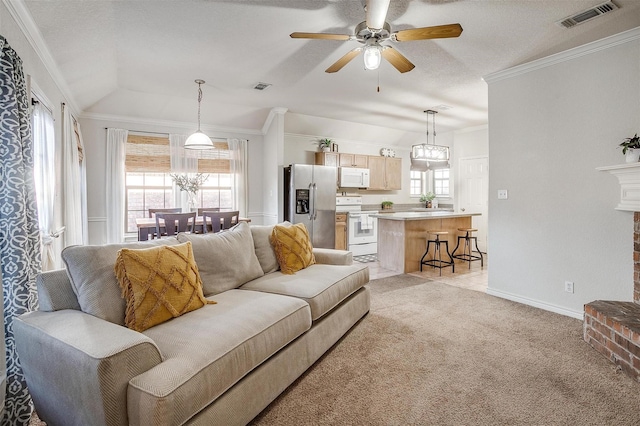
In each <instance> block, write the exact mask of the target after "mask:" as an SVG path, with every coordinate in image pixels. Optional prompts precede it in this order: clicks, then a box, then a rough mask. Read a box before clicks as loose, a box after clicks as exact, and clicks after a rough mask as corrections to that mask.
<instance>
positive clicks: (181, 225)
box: [156, 212, 197, 238]
mask: <svg viewBox="0 0 640 426" xmlns="http://www.w3.org/2000/svg"><path fill="white" fill-rule="evenodd" d="M196 214H197V213H196V212H191V213H156V235H157V236H158V238H160V237H161V236H163V235H167V236H171V235H176V234H177V233H178V232H193V231H194V229H195V225H196ZM160 221H164V223H163V224H162V225H161V224H160ZM162 227H164V229H165V231H164V232H162V233H161V232H160V230H161V228H162Z"/></svg>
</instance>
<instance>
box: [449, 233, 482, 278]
mask: <svg viewBox="0 0 640 426" xmlns="http://www.w3.org/2000/svg"><path fill="white" fill-rule="evenodd" d="M458 231H460V232H464V233H465V234H464V235H458V243H457V244H456V248H454V249H453V257H454V258H456V259H460V260H464V261H465V262H469V269H471V262H473V261H474V260H479V261H480V267H483V266H484V258H483V257H482V252H481V251H480V249H479V248H478V237H474V236H472V235H470V234H471V233H472V232H478V230H477V229H475V228H458ZM461 239H463V240H464V246H463V248H462V253H461V254H456V251H457V250H458V247H460V240H461ZM471 240H473V241H474V242H475V244H476V249H475V250H471ZM474 251H475V252H477V253H478V255H475V254H473V252H474Z"/></svg>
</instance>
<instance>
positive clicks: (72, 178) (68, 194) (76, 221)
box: [62, 104, 88, 246]
mask: <svg viewBox="0 0 640 426" xmlns="http://www.w3.org/2000/svg"><path fill="white" fill-rule="evenodd" d="M62 108H63V114H62V120H63V123H62V143H63V155H64V158H63V161H62V168H63V173H64V225H65V227H66V231H65V246H71V245H76V244H87V242H88V238H87V230H88V224H87V198H86V194H87V186H86V185H87V184H86V181H87V177H86V176H87V174H86V166H85V164H86V162H85V161H84V158H83V159H81V158H80V155H81V154H80V153H81V152H84V149H83V144H82V134H81V133H80V123H78V122H77V121H76V119H75V118H74V117H73V116H72V115H71V111H69V108H68V107H67V106H66V105H65V104H62ZM76 132H77V133H76Z"/></svg>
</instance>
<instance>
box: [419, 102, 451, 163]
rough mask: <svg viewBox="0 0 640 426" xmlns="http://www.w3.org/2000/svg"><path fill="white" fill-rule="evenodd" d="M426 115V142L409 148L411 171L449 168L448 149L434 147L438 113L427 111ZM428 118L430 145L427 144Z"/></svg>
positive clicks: (440, 146)
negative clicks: (431, 135) (431, 137)
mask: <svg viewBox="0 0 640 426" xmlns="http://www.w3.org/2000/svg"><path fill="white" fill-rule="evenodd" d="M424 112H425V113H426V114H427V142H426V143H423V144H419V145H413V146H412V147H411V165H412V170H423V171H426V170H429V169H431V170H433V169H442V168H448V167H449V147H448V146H445V145H436V114H437V113H438V111H434V110H431V109H428V110H426V111H424ZM429 117H431V121H432V128H433V139H432V143H429Z"/></svg>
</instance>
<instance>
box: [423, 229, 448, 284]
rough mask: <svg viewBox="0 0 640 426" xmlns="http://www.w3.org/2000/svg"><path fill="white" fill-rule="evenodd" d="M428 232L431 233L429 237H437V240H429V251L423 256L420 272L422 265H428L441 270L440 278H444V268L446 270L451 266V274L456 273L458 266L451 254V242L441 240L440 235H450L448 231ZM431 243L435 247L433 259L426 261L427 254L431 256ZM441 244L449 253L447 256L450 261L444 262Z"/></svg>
mask: <svg viewBox="0 0 640 426" xmlns="http://www.w3.org/2000/svg"><path fill="white" fill-rule="evenodd" d="M427 232H428V233H429V235H435V237H436V239H435V240H427V251H425V252H424V254H423V255H422V258H421V259H420V271H422V265H428V266H432V267H434V268H439V269H440V276H442V268H446V267H448V266H451V272H455V271H456V265H455V264H454V263H453V257H452V256H451V253H449V241H447V240H444V241H442V240H440V235H449V233H448V232H447V231H427ZM431 243H433V244H434V245H435V247H434V252H433V258H431V259H427V260H424V258H425V257H427V254H429V247H430V246H431ZM441 244H444V247H445V250H446V251H447V256H449V261H446V260H442V251H441V247H440V245H441Z"/></svg>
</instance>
